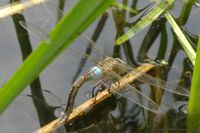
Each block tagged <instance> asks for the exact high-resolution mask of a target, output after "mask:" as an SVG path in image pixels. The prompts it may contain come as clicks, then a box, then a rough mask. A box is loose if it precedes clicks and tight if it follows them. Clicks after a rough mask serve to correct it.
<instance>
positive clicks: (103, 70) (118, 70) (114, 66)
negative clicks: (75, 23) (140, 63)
mask: <svg viewBox="0 0 200 133" xmlns="http://www.w3.org/2000/svg"><path fill="white" fill-rule="evenodd" d="M20 24H21V25H22V26H23V27H24V28H25V29H27V30H28V31H29V32H30V33H31V32H32V33H33V34H34V35H37V33H34V31H35V30H36V29H37V30H38V32H41V34H42V33H44V32H43V31H44V30H43V29H41V28H39V27H36V26H35V25H31V24H29V27H27V25H26V24H25V23H23V22H20ZM32 29H34V30H32ZM39 29H41V30H40V31H39ZM45 36H47V38H48V33H47V34H46V35H45ZM83 36H84V37H85V38H86V39H87V40H88V41H89V42H90V43H88V44H90V45H92V47H93V48H94V50H96V51H97V52H98V53H99V54H100V55H102V59H100V60H98V61H97V62H96V65H94V66H92V67H91V68H90V69H89V71H88V72H86V73H85V74H83V75H82V76H80V77H79V78H78V79H77V80H76V81H75V82H74V83H73V84H72V86H71V88H70V92H69V97H68V100H67V106H66V108H65V115H66V116H69V115H70V113H71V112H72V110H73V106H74V102H75V99H76V95H77V93H78V91H79V90H80V88H81V87H82V86H83V84H85V83H86V82H88V81H90V80H98V81H100V82H102V83H103V84H106V83H108V82H110V81H112V82H113V81H117V80H119V79H121V76H122V75H124V74H126V73H128V72H130V71H131V70H135V71H136V72H137V73H140V74H141V75H142V76H140V77H137V79H138V80H139V81H141V82H143V83H145V84H149V85H152V86H156V87H158V88H162V89H164V90H166V91H168V92H172V93H175V94H178V95H182V96H189V91H188V90H187V89H185V88H183V87H180V86H177V85H174V84H171V83H169V82H166V81H164V80H162V79H159V78H156V77H152V76H150V75H149V74H146V73H144V72H141V71H139V70H136V69H135V68H134V67H132V66H130V65H128V64H127V63H126V62H125V61H123V60H122V59H119V58H113V57H109V56H104V54H103V52H102V51H101V50H100V48H98V47H97V46H96V44H95V43H94V41H92V40H90V39H89V37H87V36H86V35H85V34H83ZM42 39H43V38H42ZM47 40H51V39H47ZM72 49H73V48H72ZM74 51H76V50H74ZM125 88H127V89H128V91H122V92H117V91H113V92H112V93H114V94H117V95H120V96H122V97H125V98H127V99H129V100H130V101H132V102H134V103H136V104H137V105H139V106H141V107H143V108H145V109H146V110H149V111H152V112H154V113H159V112H160V108H159V106H158V105H157V104H156V103H155V102H154V101H153V100H151V99H150V98H149V97H148V96H146V95H145V94H143V93H142V92H140V91H139V90H137V89H136V88H135V87H134V86H132V85H131V84H127V85H126V87H125Z"/></svg>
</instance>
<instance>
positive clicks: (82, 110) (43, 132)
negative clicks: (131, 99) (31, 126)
mask: <svg viewBox="0 0 200 133" xmlns="http://www.w3.org/2000/svg"><path fill="white" fill-rule="evenodd" d="M154 67H155V65H152V64H143V65H141V66H139V67H138V68H137V70H139V71H142V72H144V73H146V72H148V71H149V70H151V69H152V68H154ZM139 76H142V74H141V73H137V71H135V70H133V71H131V72H130V73H128V74H126V75H125V76H124V77H123V78H121V79H120V80H119V81H117V82H115V83H113V84H112V85H111V87H110V89H109V90H110V91H108V89H106V90H104V91H102V92H100V93H99V94H98V95H97V96H96V97H95V99H94V98H91V99H89V100H88V101H86V102H85V103H83V104H81V105H80V106H78V107H76V108H75V109H74V110H73V112H72V113H71V114H70V116H69V117H68V119H66V118H67V117H65V118H58V119H56V120H54V121H52V122H50V123H49V124H47V125H45V126H44V127H42V128H40V129H38V130H36V131H34V133H50V132H53V131H54V130H55V129H57V128H59V127H61V126H63V125H64V124H68V123H70V122H71V121H73V120H75V119H76V118H79V117H81V116H83V115H84V114H86V113H87V111H88V110H89V109H91V108H92V107H94V106H97V105H98V104H100V103H102V102H103V101H104V100H106V99H107V98H109V97H110V96H111V95H112V93H110V92H112V90H115V91H120V90H121V89H123V88H125V86H126V85H127V84H129V83H131V82H133V81H134V80H136V79H137V77H139ZM94 100H95V102H94Z"/></svg>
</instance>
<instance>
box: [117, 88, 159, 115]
mask: <svg viewBox="0 0 200 133" xmlns="http://www.w3.org/2000/svg"><path fill="white" fill-rule="evenodd" d="M114 93H116V94H118V95H119V96H122V97H125V98H127V99H129V100H130V101H132V102H134V103H136V104H137V105H139V106H141V107H143V108H144V109H146V110H149V111H151V112H154V113H159V112H160V108H159V106H158V104H156V103H155V102H154V101H153V100H151V99H150V98H149V97H147V96H146V95H144V94H143V93H142V92H140V91H139V90H137V89H136V88H135V87H133V86H131V85H127V86H126V89H122V90H121V91H114Z"/></svg>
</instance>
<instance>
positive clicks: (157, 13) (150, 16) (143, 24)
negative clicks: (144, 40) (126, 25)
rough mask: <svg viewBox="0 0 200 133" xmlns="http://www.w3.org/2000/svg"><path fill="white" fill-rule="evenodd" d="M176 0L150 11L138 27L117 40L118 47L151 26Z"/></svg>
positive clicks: (159, 5) (163, 2)
mask: <svg viewBox="0 0 200 133" xmlns="http://www.w3.org/2000/svg"><path fill="white" fill-rule="evenodd" d="M173 2H174V0H165V1H161V2H160V3H159V4H158V5H157V6H156V7H155V8H154V9H153V10H152V11H150V12H149V13H148V14H147V15H146V16H145V17H143V18H142V19H141V20H140V21H139V22H138V23H137V24H136V25H134V26H133V27H132V28H130V29H129V30H128V31H127V32H126V33H125V34H124V35H122V36H121V37H119V38H118V39H117V40H116V45H120V44H122V43H123V42H125V41H127V40H129V39H130V38H131V37H133V36H134V35H135V34H136V33H138V32H139V31H141V30H142V29H144V28H145V27H146V26H148V25H149V24H151V23H152V22H153V21H154V20H155V19H156V18H158V17H159V16H160V15H161V14H162V13H163V12H164V11H165V10H166V9H167V8H168V7H169V6H170V5H171V4H172V3H173Z"/></svg>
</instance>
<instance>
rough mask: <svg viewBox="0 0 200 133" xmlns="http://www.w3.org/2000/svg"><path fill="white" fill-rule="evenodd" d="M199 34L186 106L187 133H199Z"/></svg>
mask: <svg viewBox="0 0 200 133" xmlns="http://www.w3.org/2000/svg"><path fill="white" fill-rule="evenodd" d="M199 75H200V34H199V38H198V47H197V56H196V61H195V66H194V72H193V77H192V87H191V92H190V99H189V105H188V117H187V129H188V130H187V133H200V124H199V122H200V107H199V105H200V78H199Z"/></svg>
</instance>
